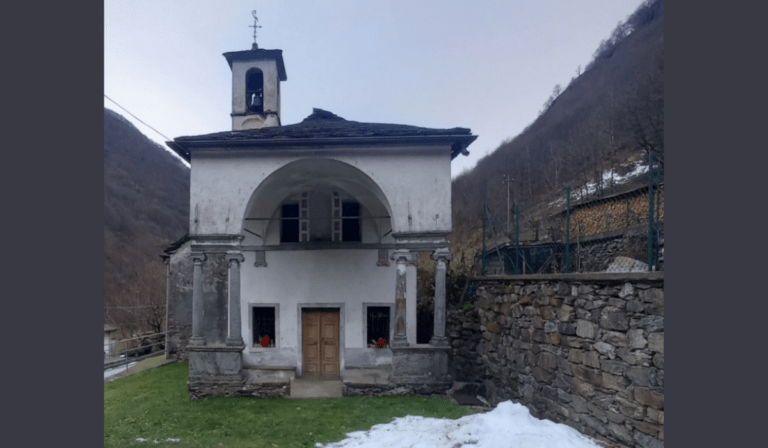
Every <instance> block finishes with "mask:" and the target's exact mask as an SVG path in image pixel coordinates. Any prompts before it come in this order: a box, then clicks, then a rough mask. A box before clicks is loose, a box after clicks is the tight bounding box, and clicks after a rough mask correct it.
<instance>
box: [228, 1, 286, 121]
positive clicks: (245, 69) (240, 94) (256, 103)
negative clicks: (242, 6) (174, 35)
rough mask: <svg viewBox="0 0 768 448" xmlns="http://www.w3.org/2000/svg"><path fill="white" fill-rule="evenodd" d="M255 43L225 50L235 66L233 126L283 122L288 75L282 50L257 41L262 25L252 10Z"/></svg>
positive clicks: (231, 63)
mask: <svg viewBox="0 0 768 448" xmlns="http://www.w3.org/2000/svg"><path fill="white" fill-rule="evenodd" d="M253 18H254V25H253V26H252V27H253V29H254V31H253V39H254V42H253V45H252V46H251V49H250V50H245V51H232V52H229V53H224V57H225V58H226V59H227V62H228V63H229V68H230V69H232V113H231V114H230V115H231V116H232V130H233V131H242V130H246V129H260V128H266V127H273V126H280V81H285V80H287V79H288V77H287V76H286V74H285V65H284V64H283V50H264V49H261V48H259V46H258V45H257V44H256V28H260V27H259V26H258V25H257V23H258V19H256V12H255V11H254V12H253Z"/></svg>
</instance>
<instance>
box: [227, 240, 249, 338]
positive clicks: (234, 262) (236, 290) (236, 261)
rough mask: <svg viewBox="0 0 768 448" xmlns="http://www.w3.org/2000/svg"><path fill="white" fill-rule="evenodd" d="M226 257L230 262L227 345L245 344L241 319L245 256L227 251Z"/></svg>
mask: <svg viewBox="0 0 768 448" xmlns="http://www.w3.org/2000/svg"><path fill="white" fill-rule="evenodd" d="M226 259H227V261H228V262H229V272H228V279H229V285H228V288H227V295H228V296H229V316H228V320H229V333H228V335H227V345H230V346H243V347H244V346H245V342H243V333H242V327H241V320H240V263H242V262H243V261H245V257H243V254H242V253H240V252H227V255H226Z"/></svg>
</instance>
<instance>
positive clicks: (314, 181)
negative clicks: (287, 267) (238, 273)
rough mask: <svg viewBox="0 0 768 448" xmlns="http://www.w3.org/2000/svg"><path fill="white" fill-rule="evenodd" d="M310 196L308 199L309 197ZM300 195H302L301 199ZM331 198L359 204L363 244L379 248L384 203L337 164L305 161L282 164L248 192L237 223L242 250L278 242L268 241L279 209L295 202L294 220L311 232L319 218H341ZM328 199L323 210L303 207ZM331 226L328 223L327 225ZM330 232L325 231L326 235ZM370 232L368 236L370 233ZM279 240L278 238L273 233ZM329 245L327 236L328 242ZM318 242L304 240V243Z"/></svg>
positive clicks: (369, 182)
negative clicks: (303, 222)
mask: <svg viewBox="0 0 768 448" xmlns="http://www.w3.org/2000/svg"><path fill="white" fill-rule="evenodd" d="M313 192H314V193H316V195H314V196H310V194H312V193H313ZM302 195H304V196H303V197H302ZM334 195H335V196H336V197H338V198H339V200H342V199H344V198H346V199H349V200H354V201H356V202H357V203H359V205H360V209H361V216H360V219H361V221H363V222H364V223H363V226H364V229H366V230H367V233H366V238H367V240H366V241H367V242H373V243H381V242H382V241H381V239H382V237H384V235H385V234H387V233H388V232H390V231H391V229H392V220H391V216H392V208H391V206H390V201H389V200H388V198H387V197H386V195H385V194H384V192H383V191H382V189H381V188H380V187H379V185H378V184H377V183H376V182H375V181H374V180H373V179H371V177H370V176H368V175H367V174H366V173H364V172H363V171H361V170H360V169H358V168H356V167H354V166H352V165H350V164H348V163H345V162H341V161H339V160H334V159H329V158H319V157H308V158H303V159H299V160H296V161H293V162H290V163H288V164H286V165H285V166H283V167H281V168H279V169H277V170H275V171H274V172H273V173H271V174H270V175H269V176H267V177H266V178H265V179H264V180H263V181H262V182H261V183H260V184H259V185H258V186H257V187H256V188H255V190H254V191H253V194H252V195H251V197H250V199H249V201H248V204H247V206H246V207H245V213H244V216H243V218H242V221H241V223H240V229H241V231H240V233H241V234H242V235H244V237H245V241H244V242H243V244H244V245H257V246H259V245H262V246H263V245H269V244H275V243H276V242H279V239H278V240H277V241H276V240H275V239H274V237H273V238H272V239H271V240H270V238H269V235H270V234H271V235H275V231H276V230H275V229H276V227H278V225H279V224H278V223H279V222H280V218H281V208H280V207H281V205H282V204H285V203H286V202H287V201H290V200H292V199H295V200H296V201H297V202H299V205H300V206H301V207H302V210H301V214H300V215H299V216H298V217H297V219H299V220H308V222H309V225H311V226H312V227H314V228H316V229H317V228H322V227H323V226H324V225H325V223H324V222H321V221H322V220H323V219H326V218H327V219H328V220H333V219H341V218H342V213H343V211H341V210H340V211H339V213H338V216H336V215H335V213H336V211H335V210H334V208H340V206H341V205H340V204H335V203H334ZM326 196H328V198H329V201H328V208H327V209H326V208H325V206H324V204H323V207H319V206H317V205H314V206H311V204H310V205H308V204H306V203H304V201H303V199H307V200H309V199H310V197H312V198H317V199H318V200H317V202H318V203H319V202H320V199H323V198H325V197H326ZM305 211H306V212H305ZM330 224H331V223H330V222H329V225H330ZM332 230H333V229H331V231H332ZM371 232H374V233H371ZM278 235H279V233H278ZM329 239H330V240H331V241H334V239H333V235H331V236H330V237H329ZM313 241H318V239H317V238H313V237H312V235H310V237H309V239H308V242H313Z"/></svg>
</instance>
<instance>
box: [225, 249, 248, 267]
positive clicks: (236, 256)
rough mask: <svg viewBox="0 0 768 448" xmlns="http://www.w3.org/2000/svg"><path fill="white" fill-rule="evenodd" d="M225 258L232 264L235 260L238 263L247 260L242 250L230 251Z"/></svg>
mask: <svg viewBox="0 0 768 448" xmlns="http://www.w3.org/2000/svg"><path fill="white" fill-rule="evenodd" d="M224 258H225V259H226V260H227V261H228V262H229V264H230V265H232V262H234V261H236V262H238V263H242V262H243V261H245V257H244V256H243V253H242V252H240V251H228V252H227V255H225V256H224Z"/></svg>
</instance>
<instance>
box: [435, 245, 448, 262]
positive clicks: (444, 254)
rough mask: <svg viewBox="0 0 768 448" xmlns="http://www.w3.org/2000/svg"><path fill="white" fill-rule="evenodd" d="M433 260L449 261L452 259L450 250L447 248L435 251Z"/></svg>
mask: <svg viewBox="0 0 768 448" xmlns="http://www.w3.org/2000/svg"><path fill="white" fill-rule="evenodd" d="M432 259H433V260H435V261H437V260H441V259H442V260H444V261H449V260H450V259H451V251H450V250H448V248H447V247H441V248H440V249H435V251H434V252H433V253H432Z"/></svg>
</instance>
